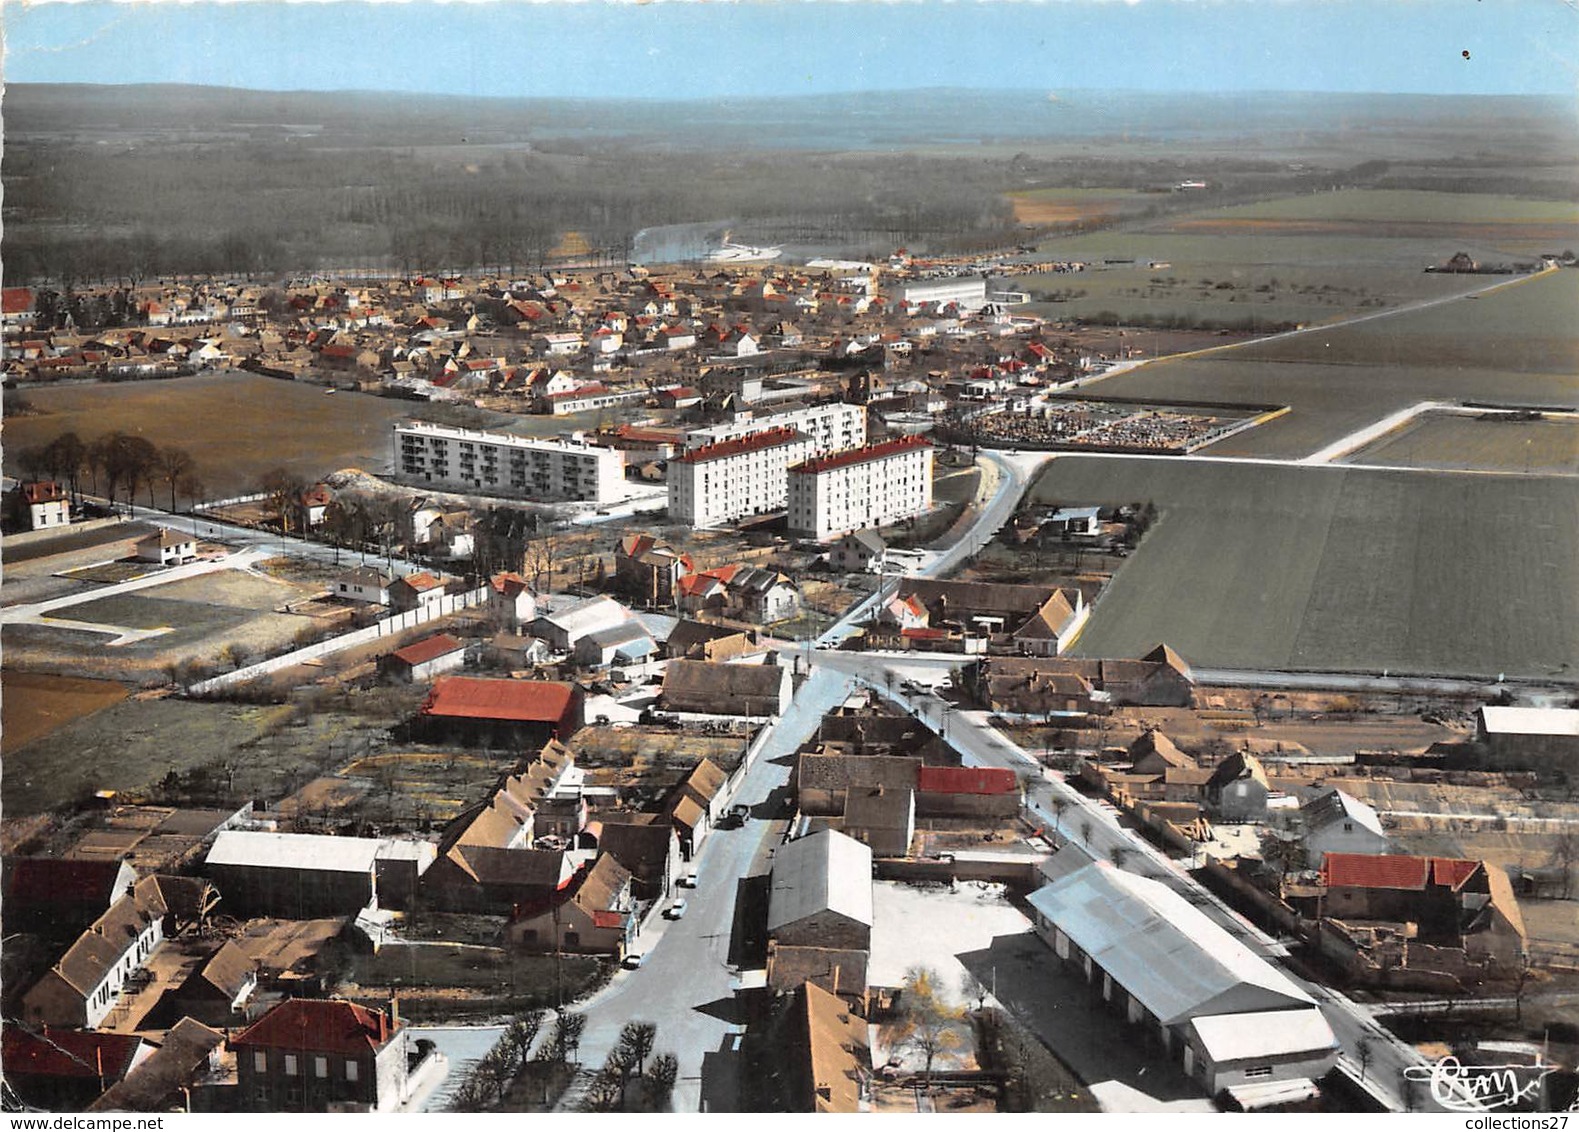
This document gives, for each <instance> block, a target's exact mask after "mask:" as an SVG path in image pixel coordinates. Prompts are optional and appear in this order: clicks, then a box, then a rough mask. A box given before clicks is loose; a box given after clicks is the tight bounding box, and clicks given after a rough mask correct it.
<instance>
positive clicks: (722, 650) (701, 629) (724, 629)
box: [663, 620, 768, 663]
mask: <svg viewBox="0 0 1579 1132" xmlns="http://www.w3.org/2000/svg"><path fill="white" fill-rule="evenodd" d="M767 651H768V650H767V646H766V645H764V644H763V643H762V641H761V638H760V637H759V635H758V634H757V633H756V632H755V631H751V632H747V631H745V630H742V629H734V628H730V627H728V626H725V625H708V624H706V623H704V622H701V621H690V620H682V621H680V622H679V623H678V624H676V625H675V627H674V628H673V629H671V630H669V635H668V636H667V637H665V638H664V642H663V653H664V656H666V657H668V658H669V659H670V660H705V661H715V662H723V661H733V662H736V663H740V662H743V661H759V660H762V659H763V658H764V657H765V656H766V655H767Z"/></svg>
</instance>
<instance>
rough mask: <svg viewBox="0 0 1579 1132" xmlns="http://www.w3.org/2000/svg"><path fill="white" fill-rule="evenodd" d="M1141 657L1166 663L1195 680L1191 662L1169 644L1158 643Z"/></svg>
mask: <svg viewBox="0 0 1579 1132" xmlns="http://www.w3.org/2000/svg"><path fill="white" fill-rule="evenodd" d="M1140 659H1141V660H1149V661H1151V662H1152V663H1153V664H1166V665H1167V666H1168V667H1169V668H1171V669H1173V670H1174V671H1175V672H1177V673H1179V674H1180V675H1181V676H1184V677H1186V678H1187V679H1189V680H1190V681H1191V682H1193V681H1194V680H1195V674H1194V673H1193V672H1191V671H1190V662H1189V661H1187V660H1185V659H1184V658H1183V657H1182V656H1180V655H1179V654H1178V653H1176V652H1174V651H1173V649H1172V648H1171V647H1170V646H1168V645H1165V644H1162V645H1158V646H1157V647H1156V648H1154V649H1152V650H1151V651H1150V652H1149V653H1147V654H1146V655H1145V656H1143V657H1141V658H1140Z"/></svg>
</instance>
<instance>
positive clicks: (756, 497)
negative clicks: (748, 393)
mask: <svg viewBox="0 0 1579 1132" xmlns="http://www.w3.org/2000/svg"><path fill="white" fill-rule="evenodd" d="M852 407H853V406H852ZM811 455H812V445H811V441H810V440H809V439H807V438H806V437H804V436H802V435H801V434H800V433H799V432H797V431H795V430H794V429H791V428H781V429H774V430H772V431H770V432H759V433H754V434H752V435H750V436H742V437H737V438H735V439H732V440H725V441H721V442H720V443H718V444H709V445H708V446H706V447H705V448H696V449H693V450H692V451H690V452H686V453H685V454H684V455H681V456H677V457H675V458H674V459H673V460H670V461H669V517H670V518H671V519H677V520H679V521H680V522H682V523H689V524H690V525H691V526H692V527H693V528H696V529H701V528H705V527H718V526H722V525H724V524H726V523H733V522H735V521H736V520H739V519H744V518H749V517H750V516H752V515H761V514H765V513H766V512H769V511H779V510H782V509H783V507H784V503H785V500H786V499H787V497H788V493H789V469H790V468H791V467H792V466H794V465H796V464H800V463H803V462H804V461H805V460H806V459H807V458H808V457H810V456H811Z"/></svg>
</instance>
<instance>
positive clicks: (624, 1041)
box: [616, 1022, 658, 1076]
mask: <svg viewBox="0 0 1579 1132" xmlns="http://www.w3.org/2000/svg"><path fill="white" fill-rule="evenodd" d="M657 1040H658V1027H657V1026H656V1025H655V1024H654V1023H652V1022H627V1023H625V1025H624V1027H623V1028H622V1029H621V1030H620V1036H619V1041H618V1042H617V1043H616V1048H620V1049H628V1050H629V1051H630V1054H631V1060H632V1063H633V1064H634V1065H635V1068H636V1075H637V1076H640V1075H641V1072H642V1068H643V1066H645V1065H646V1064H647V1059H648V1058H649V1057H651V1056H652V1047H653V1043H654V1042H656V1041H657Z"/></svg>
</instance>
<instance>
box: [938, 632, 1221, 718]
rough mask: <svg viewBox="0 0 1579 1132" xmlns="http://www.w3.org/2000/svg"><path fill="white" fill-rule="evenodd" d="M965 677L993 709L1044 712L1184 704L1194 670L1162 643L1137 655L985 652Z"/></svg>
mask: <svg viewBox="0 0 1579 1132" xmlns="http://www.w3.org/2000/svg"><path fill="white" fill-rule="evenodd" d="M966 679H967V681H968V683H969V686H970V688H971V691H972V694H973V695H974V696H975V697H976V699H977V700H978V701H979V702H981V703H983V704H985V705H986V706H988V707H990V708H991V709H992V710H993V711H1000V712H1008V713H1011V714H1021V715H1045V714H1046V713H1047V712H1050V711H1089V710H1091V708H1092V707H1093V706H1094V705H1096V704H1098V703H1101V704H1135V705H1138V706H1141V707H1188V706H1189V705H1190V704H1191V703H1192V702H1194V698H1195V675H1194V673H1193V672H1191V671H1190V666H1189V665H1188V664H1186V663H1185V662H1184V660H1183V659H1182V658H1181V657H1180V656H1179V655H1178V654H1177V653H1175V652H1174V651H1173V650H1172V649H1170V648H1168V646H1166V645H1159V646H1158V647H1157V648H1155V649H1153V650H1152V651H1151V652H1149V653H1147V654H1146V656H1145V657H1144V658H1143V659H1141V660H1076V659H1072V658H1070V657H1057V658H1047V659H1032V658H1021V657H988V658H987V659H984V660H982V661H979V662H977V663H976V664H975V665H972V666H971V667H970V668H969V669H967V672H966Z"/></svg>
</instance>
